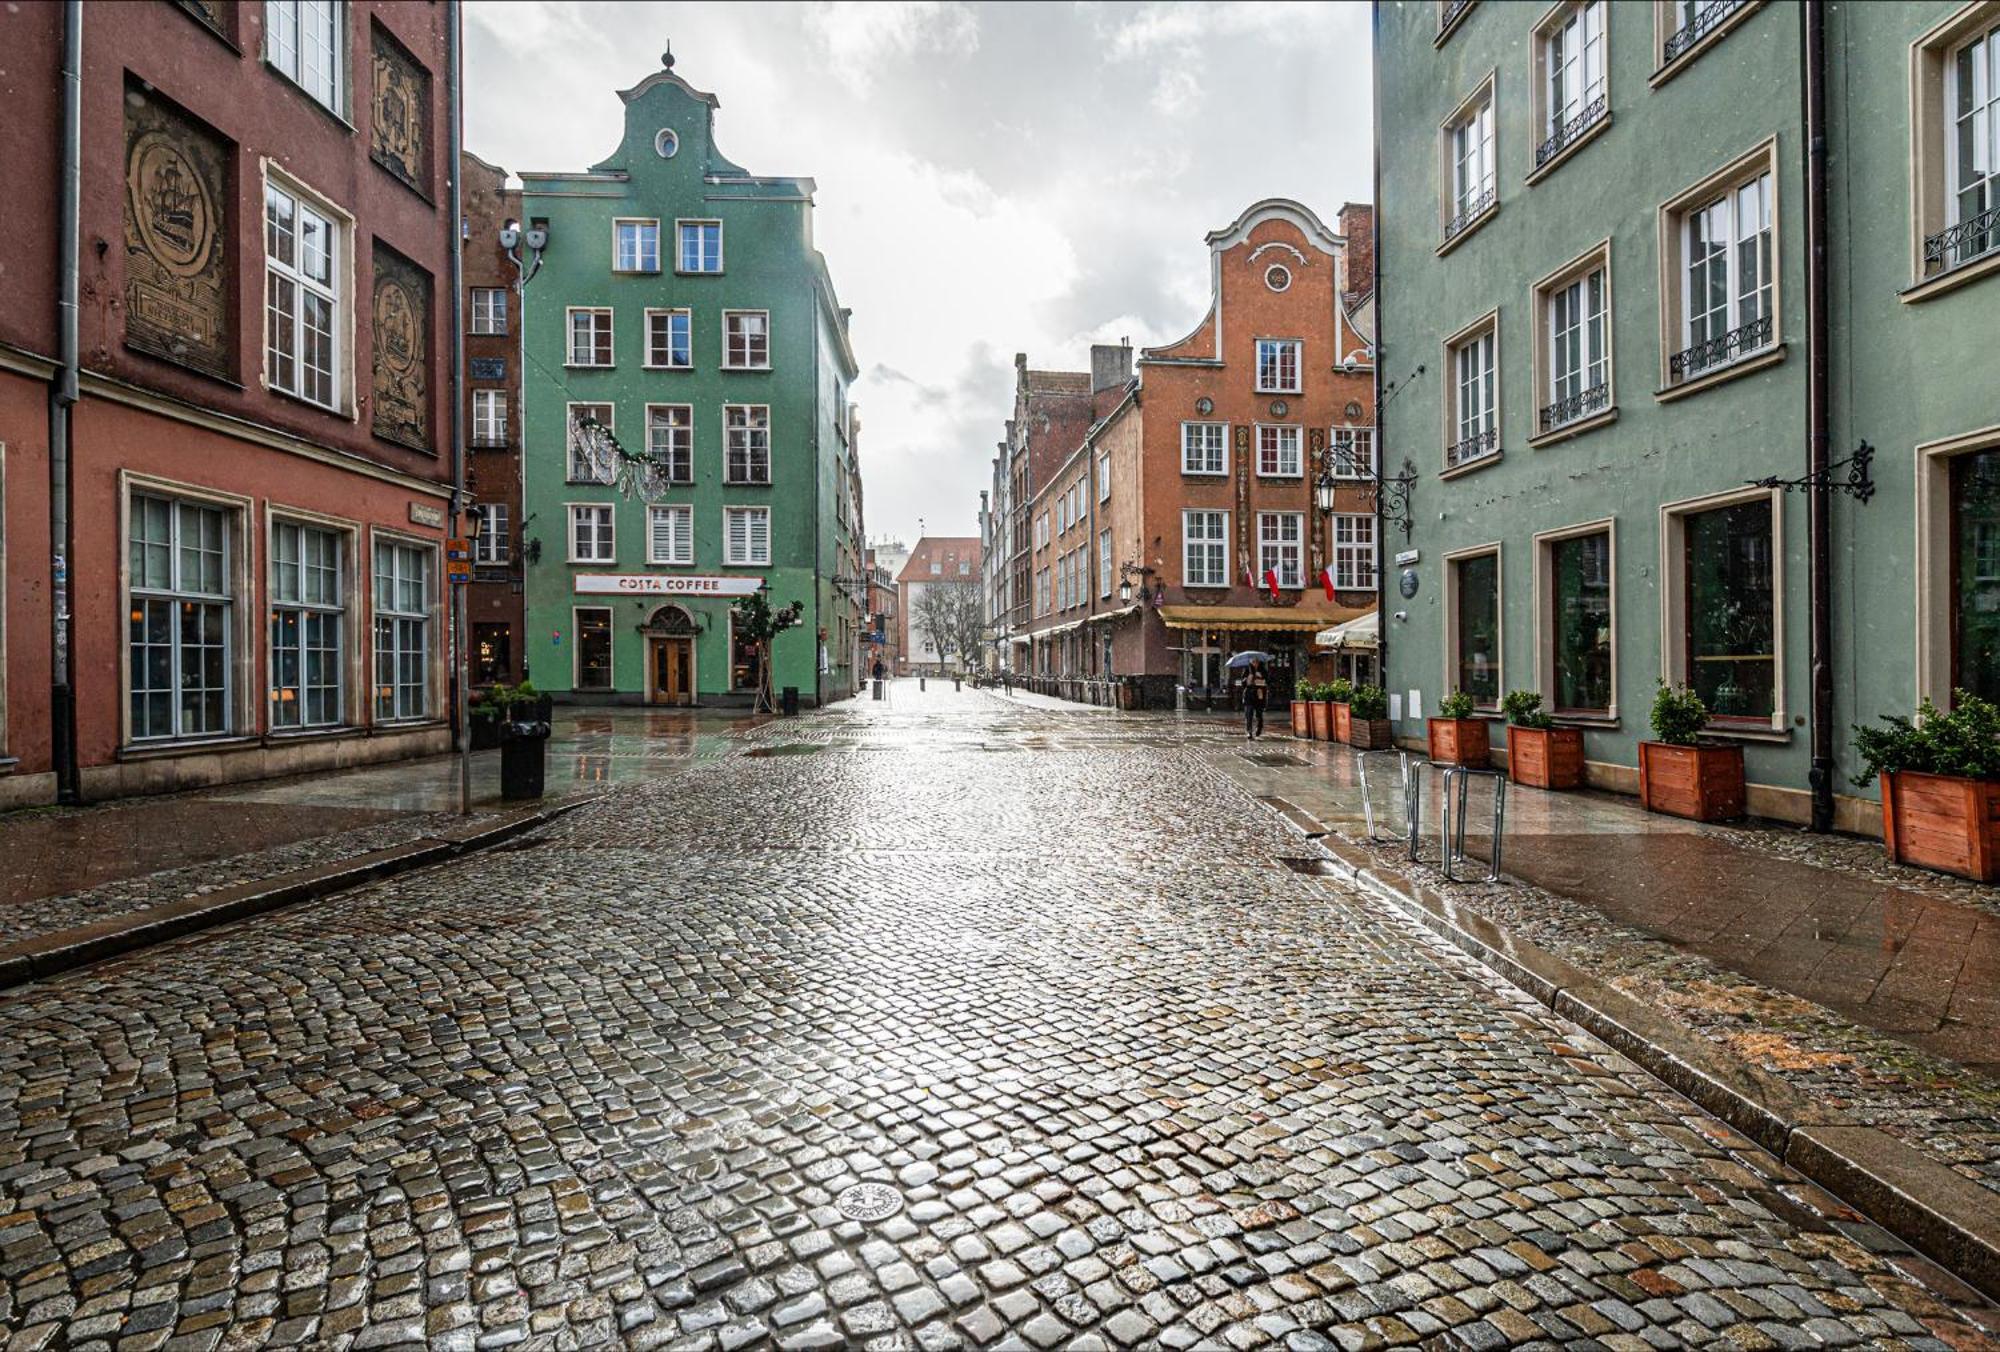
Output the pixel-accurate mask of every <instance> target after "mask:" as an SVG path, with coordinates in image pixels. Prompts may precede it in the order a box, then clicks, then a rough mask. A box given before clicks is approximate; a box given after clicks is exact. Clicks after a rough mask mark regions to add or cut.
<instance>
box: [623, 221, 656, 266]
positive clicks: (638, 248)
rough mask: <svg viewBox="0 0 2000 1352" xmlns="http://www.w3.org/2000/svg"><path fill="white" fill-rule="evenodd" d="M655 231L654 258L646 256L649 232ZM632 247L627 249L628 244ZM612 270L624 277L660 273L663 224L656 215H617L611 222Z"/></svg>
mask: <svg viewBox="0 0 2000 1352" xmlns="http://www.w3.org/2000/svg"><path fill="white" fill-rule="evenodd" d="M649 226H650V227H651V228H652V232H653V233H652V241H653V250H652V259H651V262H650V263H649V262H648V261H647V254H646V238H647V236H646V230H647V227H649ZM628 232H629V239H630V241H631V246H632V247H631V248H630V249H627V248H626V241H627V239H628ZM611 270H612V271H613V272H616V273H623V274H627V275H630V274H642V275H643V274H651V273H657V272H658V271H659V270H660V222H659V219H658V218H657V217H653V216H615V217H613V218H612V221H611Z"/></svg>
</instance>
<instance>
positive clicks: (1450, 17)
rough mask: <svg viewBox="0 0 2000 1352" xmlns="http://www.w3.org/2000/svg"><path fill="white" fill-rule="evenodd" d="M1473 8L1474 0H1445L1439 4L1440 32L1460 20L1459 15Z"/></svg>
mask: <svg viewBox="0 0 2000 1352" xmlns="http://www.w3.org/2000/svg"><path fill="white" fill-rule="evenodd" d="M1471 8H1472V0H1444V3H1443V4H1440V5H1439V6H1438V32H1440V33H1442V32H1445V31H1447V30H1448V29H1449V28H1450V27H1451V26H1452V25H1453V24H1455V23H1457V22H1458V19H1459V16H1460V15H1461V14H1464V13H1465V11H1467V10H1468V9H1471Z"/></svg>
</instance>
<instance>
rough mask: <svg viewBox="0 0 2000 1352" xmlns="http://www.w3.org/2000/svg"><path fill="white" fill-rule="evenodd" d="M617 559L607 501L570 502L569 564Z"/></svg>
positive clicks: (609, 506) (604, 561)
mask: <svg viewBox="0 0 2000 1352" xmlns="http://www.w3.org/2000/svg"><path fill="white" fill-rule="evenodd" d="M617 557H618V550H617V546H616V543H615V541H614V539H613V535H612V512H611V504H610V503H608V502H577V503H571V504H570V509H569V561H570V562H571V563H610V562H612V561H613V560H614V559H616V558H617Z"/></svg>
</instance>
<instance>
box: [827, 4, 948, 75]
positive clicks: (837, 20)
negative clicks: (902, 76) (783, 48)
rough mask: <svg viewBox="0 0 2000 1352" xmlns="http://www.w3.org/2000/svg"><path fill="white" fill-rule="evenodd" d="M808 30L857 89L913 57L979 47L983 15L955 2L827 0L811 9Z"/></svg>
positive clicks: (835, 70)
mask: <svg viewBox="0 0 2000 1352" xmlns="http://www.w3.org/2000/svg"><path fill="white" fill-rule="evenodd" d="M805 28H806V32H807V33H808V34H809V35H810V36H811V37H812V38H813V39H814V40H815V41H816V42H817V43H818V44H819V45H820V46H821V47H822V48H823V49H824V50H825V52H826V54H827V56H828V58H829V59H830V60H831V62H832V70H833V74H834V76H835V77H836V78H838V79H839V80H841V81H842V82H844V83H845V84H847V85H848V86H849V87H850V88H852V89H854V90H856V91H857V92H866V91H867V90H868V89H869V87H870V86H872V85H873V84H874V82H875V80H876V79H877V78H878V77H879V76H882V75H885V74H888V73H889V68H890V67H892V66H894V65H896V64H898V63H901V62H906V61H908V60H909V59H910V58H912V57H916V56H956V57H963V56H970V55H971V54H972V53H974V52H976V51H978V50H979V19H978V17H977V16H976V15H974V14H973V12H972V10H971V9H970V8H968V7H967V6H965V5H963V4H958V3H953V2H951V0H827V2H826V3H822V4H815V5H812V6H810V7H808V8H807V10H806V13H805Z"/></svg>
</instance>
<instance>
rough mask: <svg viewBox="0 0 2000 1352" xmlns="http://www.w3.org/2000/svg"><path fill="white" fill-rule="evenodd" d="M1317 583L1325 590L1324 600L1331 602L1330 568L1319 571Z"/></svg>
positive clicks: (1331, 575)
mask: <svg viewBox="0 0 2000 1352" xmlns="http://www.w3.org/2000/svg"><path fill="white" fill-rule="evenodd" d="M1319 581H1320V585H1321V586H1323V587H1325V588H1326V599H1327V600H1329V601H1331V600H1332V599H1333V569H1332V568H1331V567H1327V568H1322V569H1320V570H1319Z"/></svg>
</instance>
